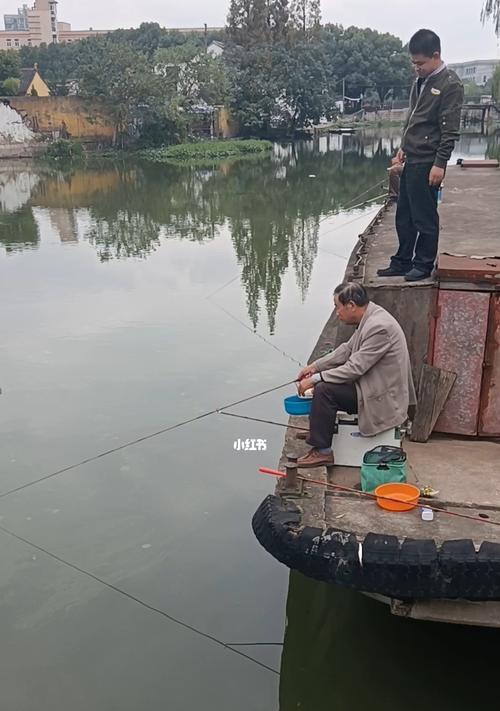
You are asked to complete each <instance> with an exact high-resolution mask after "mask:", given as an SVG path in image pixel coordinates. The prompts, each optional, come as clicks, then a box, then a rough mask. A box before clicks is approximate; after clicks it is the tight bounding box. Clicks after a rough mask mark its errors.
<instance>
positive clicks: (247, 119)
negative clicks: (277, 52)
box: [226, 46, 284, 135]
mask: <svg viewBox="0 0 500 711" xmlns="http://www.w3.org/2000/svg"><path fill="white" fill-rule="evenodd" d="M226 63H227V66H229V67H230V68H231V74H230V100H229V103H230V107H231V110H232V113H233V114H234V115H235V116H236V118H237V119H238V120H239V122H240V125H241V130H242V132H243V134H245V135H267V134H268V132H269V129H270V127H271V124H272V122H273V118H274V117H276V115H277V114H279V109H278V97H279V96H280V95H282V94H283V89H284V77H283V75H279V74H278V72H276V71H275V70H273V53H272V50H271V47H270V46H261V47H251V48H244V47H239V46H233V47H231V48H229V49H228V51H227V55H226Z"/></svg>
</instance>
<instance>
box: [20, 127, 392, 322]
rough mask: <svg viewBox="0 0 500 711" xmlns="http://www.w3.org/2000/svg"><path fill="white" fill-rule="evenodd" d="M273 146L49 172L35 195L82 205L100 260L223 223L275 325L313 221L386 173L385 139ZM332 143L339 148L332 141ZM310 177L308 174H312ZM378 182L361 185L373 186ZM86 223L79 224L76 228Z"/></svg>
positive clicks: (253, 311)
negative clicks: (225, 157) (221, 155)
mask: <svg viewBox="0 0 500 711" xmlns="http://www.w3.org/2000/svg"><path fill="white" fill-rule="evenodd" d="M327 140H328V139H327V138H326V137H325V141H324V143H321V145H320V146H319V145H318V144H317V143H316V142H313V141H309V142H302V143H295V144H293V143H289V144H284V145H282V146H279V147H276V151H275V153H274V156H273V157H272V158H262V159H260V160H251V161H245V160H241V161H235V162H232V163H225V164H222V165H219V166H218V167H214V168H212V169H206V168H197V167H194V166H186V167H183V166H166V165H164V166H149V165H141V166H134V167H130V165H127V164H124V166H121V167H114V168H109V167H106V168H105V169H102V170H97V169H96V170H86V171H76V172H74V173H72V174H71V175H66V176H61V175H56V176H54V175H50V176H48V177H46V178H45V179H44V180H42V181H41V183H40V185H39V186H38V188H37V189H36V191H35V192H34V194H33V198H32V204H37V205H38V204H39V205H41V206H43V207H49V208H55V207H65V208H67V209H68V210H76V209H78V208H82V207H84V208H86V215H88V218H89V219H88V221H87V226H86V227H82V225H84V224H85V222H86V220H83V221H81V222H79V224H80V237H82V236H83V237H86V238H87V239H88V240H89V241H90V243H91V244H92V245H94V246H95V247H96V249H97V250H98V253H99V256H100V258H101V259H103V260H107V259H112V258H124V257H129V256H133V257H145V256H147V255H148V254H149V253H150V252H151V251H152V250H154V249H155V248H156V246H157V245H158V243H159V238H160V235H165V236H166V237H170V236H172V237H176V238H181V239H189V240H194V241H204V240H209V239H214V238H215V237H216V236H217V235H218V234H219V232H220V230H221V228H222V227H223V226H224V225H228V226H229V230H230V233H231V237H232V241H233V245H234V249H235V252H236V256H237V259H238V261H239V263H240V264H241V268H242V280H243V283H244V288H245V291H246V299H247V307H248V312H249V315H250V319H251V321H252V323H253V325H254V327H256V326H257V323H258V320H259V316H260V311H261V303H262V301H264V303H265V308H266V311H267V318H268V322H269V327H270V330H271V331H273V330H274V326H275V318H276V311H277V307H278V302H279V298H280V294H281V287H282V279H283V275H284V273H285V271H286V270H287V268H288V266H289V265H290V264H291V265H293V268H294V272H295V276H296V280H297V284H298V286H299V289H300V291H301V295H302V298H305V296H306V294H307V290H308V287H309V282H310V278H311V273H312V268H313V264H314V260H315V258H316V254H317V248H318V235H319V227H320V220H321V218H322V217H323V216H324V215H325V214H330V213H335V212H338V211H339V210H341V209H343V207H344V206H346V208H348V207H349V206H350V205H352V204H353V203H354V202H355V201H356V196H358V195H359V194H360V193H363V192H364V191H366V190H367V189H368V188H369V187H370V186H372V185H373V184H374V183H376V182H377V181H380V180H381V179H382V178H384V176H385V175H386V172H385V168H386V166H387V162H388V157H389V152H390V151H392V148H393V147H392V144H391V141H392V139H390V138H388V139H381V138H379V137H378V136H373V137H369V138H363V137H362V136H351V137H342V139H339V137H332V139H331V141H330V143H329V145H327V143H326V142H327ZM336 146H338V147H339V148H342V150H335V147H336ZM310 175H314V176H316V177H315V178H311V177H309V176H310ZM379 192H380V188H378V189H377V188H375V190H374V191H373V192H369V193H367V194H366V195H365V196H364V197H365V198H366V199H368V198H370V197H373V196H375V195H377V194H378V193H379ZM82 230H83V231H84V232H83V233H82V232H81V231H82Z"/></svg>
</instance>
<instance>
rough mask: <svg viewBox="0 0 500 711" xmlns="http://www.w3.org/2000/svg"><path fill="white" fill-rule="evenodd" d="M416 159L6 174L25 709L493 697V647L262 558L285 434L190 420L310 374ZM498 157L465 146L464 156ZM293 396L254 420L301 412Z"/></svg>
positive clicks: (2, 254)
mask: <svg viewBox="0 0 500 711" xmlns="http://www.w3.org/2000/svg"><path fill="white" fill-rule="evenodd" d="M397 146H398V136H397V134H394V135H391V133H390V131H386V132H385V133H383V132H382V131H380V132H379V133H378V134H372V135H370V134H368V133H367V134H365V135H363V136H360V135H357V136H353V137H345V136H344V137H339V136H330V137H329V138H328V139H327V138H326V137H325V138H321V139H320V141H319V142H318V143H313V142H302V143H295V144H283V145H279V144H276V145H275V146H274V149H273V153H272V156H270V157H267V158H259V159H252V160H240V161H235V162H228V163H224V164H222V165H220V166H218V167H214V168H206V167H195V166H191V167H167V166H162V167H159V168H158V167H150V166H149V167H147V166H144V165H130V164H123V165H110V164H106V165H102V166H99V167H87V168H85V169H77V168H75V169H73V170H69V169H64V170H63V169H48V168H40V167H34V166H32V165H20V164H17V165H15V166H14V165H12V166H7V165H1V164H0V323H1V331H2V335H1V339H0V378H1V381H0V387H1V390H2V392H1V395H0V420H1V421H0V432H1V441H2V447H1V450H0V457H1V460H0V461H1V469H0V471H1V475H0V554H1V561H2V565H1V570H2V574H1V576H0V639H1V640H2V644H1V650H2V651H1V660H2V662H1V665H0V679H1V686H0V688H1V699H2V701H1V704H0V708H1V709H2V711H35V709H36V711H45V709H47V711H48V710H49V709H50V711H63V710H64V711H67V710H68V709H71V711H80V710H81V711H84V710H85V711H89V709H92V710H93V711H111V710H115V709H116V710H117V711H118V710H119V711H137V710H139V709H141V710H142V709H148V710H149V709H159V708H165V709H169V711H170V710H171V711H185V710H186V711H187V710H188V709H189V710H192V709H199V708H203V709H206V710H207V711H225V710H226V709H227V710H228V711H229V710H231V711H232V710H234V709H238V710H239V711H268V710H272V709H278V708H280V709H282V711H288V710H291V709H311V711H313V710H314V711H319V710H320V709H339V710H344V709H346V710H347V709H348V710H351V709H377V710H378V709H380V710H381V711H392V710H393V709H394V711H396V710H397V711H399V709H401V708H414V707H415V708H416V701H417V700H418V694H417V693H416V690H417V689H420V690H421V691H423V692H425V694H424V698H425V699H426V700H427V701H426V703H427V705H428V706H430V707H432V708H439V709H440V710H441V709H448V708H450V709H451V708H463V709H465V708H470V707H471V705H472V701H471V702H470V704H469V701H467V704H466V705H463V704H464V703H465V699H468V698H469V697H468V696H467V693H466V691H467V690H469V691H470V694H471V696H470V698H471V699H474V698H480V692H479V691H478V688H480V687H481V685H482V684H484V683H487V682H488V679H489V676H488V668H487V667H486V668H485V666H484V665H486V664H487V661H486V660H487V659H488V658H489V657H488V656H487V655H485V653H484V647H485V645H484V636H481V633H478V632H477V631H471V630H465V631H464V630H461V629H460V628H457V629H458V631H457V630H453V631H451V630H450V629H449V628H443V627H441V626H436V625H434V626H429V625H423V624H418V623H413V624H412V623H408V622H407V621H403V620H395V619H394V618H391V617H390V615H389V614H388V612H387V611H386V610H385V608H383V607H382V606H381V605H379V604H378V603H375V602H373V601H371V600H367V599H365V598H364V597H362V596H359V595H356V594H353V593H346V592H345V591H342V590H338V589H336V588H327V587H326V586H323V585H320V584H317V583H314V582H313V581H307V580H305V579H304V578H301V577H300V576H298V575H292V576H289V571H288V570H287V569H286V568H284V567H282V566H281V565H279V564H278V563H277V562H276V561H274V560H273V559H272V558H271V557H270V556H268V554H267V553H265V551H263V550H262V549H261V548H260V547H259V545H258V543H257V542H256V540H255V539H254V537H253V534H252V531H251V527H250V521H251V516H252V514H253V512H254V510H255V508H256V507H257V505H258V504H259V502H260V501H261V500H262V498H264V496H265V495H266V494H267V493H269V492H270V491H272V489H273V487H274V482H273V481H272V480H271V479H268V478H265V477H262V476H260V475H259V474H258V471H257V470H258V467H259V466H271V467H273V466H276V464H277V461H278V458H279V456H280V453H281V449H282V446H283V430H282V429H281V428H280V427H277V426H272V425H268V424H261V423H257V422H254V421H249V420H244V419H238V418H233V417H228V416H224V415H222V414H218V413H215V414H213V415H211V416H209V417H205V418H201V419H198V420H197V421H194V422H191V423H189V424H185V425H183V426H180V427H175V428H174V426H175V425H177V424H178V423H182V422H183V421H185V420H190V419H192V418H194V417H197V416H199V415H202V414H204V413H206V412H207V411H212V410H218V409H221V407H222V406H224V405H225V404H227V403H231V402H235V401H237V400H240V399H243V398H246V397H248V396H250V395H254V394H256V393H258V392H261V391H264V390H268V389H270V388H273V387H275V386H277V385H280V384H282V383H285V382H288V381H290V380H292V379H293V378H294V377H295V375H296V373H297V370H298V368H299V365H298V363H305V362H306V360H307V358H308V355H309V353H310V351H311V350H312V348H313V346H314V343H315V341H316V339H317V337H318V336H319V333H320V331H321V329H322V327H323V325H324V323H325V321H326V320H327V318H328V316H329V314H330V310H331V293H332V290H333V287H334V286H335V285H336V284H337V283H338V282H339V281H340V280H341V278H342V275H343V273H344V269H345V266H346V261H347V258H348V256H349V254H350V251H351V249H352V247H353V245H354V243H355V240H356V236H357V234H358V233H359V232H360V231H362V229H363V228H364V227H365V226H366V225H367V224H368V222H369V221H370V219H371V218H372V216H373V215H374V212H375V211H376V209H377V207H376V206H377V200H376V199H375V200H372V199H373V198H377V196H379V195H380V193H381V192H382V190H381V188H380V187H379V186H377V184H379V183H381V181H383V180H384V178H385V177H386V167H387V164H388V160H389V158H390V156H391V155H392V154H393V152H394V151H395V150H396V148H397ZM494 150H498V141H497V140H496V139H491V138H490V139H484V138H478V137H477V136H475V137H464V138H463V139H462V141H461V143H460V145H459V146H458V150H457V155H476V156H484V155H485V154H486V153H487V152H493V151H494ZM360 195H361V197H359V196H360ZM367 199H368V200H370V202H369V203H368V204H366V205H362V206H358V203H360V202H362V201H363V200H367ZM291 393H293V387H290V386H289V387H287V388H283V389H280V390H277V391H275V392H272V393H269V394H267V395H264V396H261V397H259V398H256V399H253V400H251V401H249V402H247V403H244V404H242V405H239V406H238V407H236V408H233V409H232V410H231V411H232V412H233V413H237V414H241V415H246V416H249V417H257V418H264V419H270V420H275V421H278V422H281V423H285V422H286V416H285V414H284V412H283V410H282V398H283V397H284V396H285V395H287V394H291ZM165 429H166V430H168V431H166V432H162V433H160V434H156V435H155V433H158V432H160V431H162V430H165ZM150 435H155V436H150ZM136 440H140V441H136ZM246 440H255V451H246V449H245V442H246ZM134 441H136V443H135V444H130V446H126V447H124V448H122V445H124V444H126V445H128V444H129V443H131V442H134ZM242 443H243V446H242ZM250 443H251V442H250ZM257 443H258V445H259V447H258V448H257ZM110 450H116V451H113V452H112V453H109V454H106V456H102V457H99V458H95V457H96V455H98V454H101V453H106V452H109V451H110ZM88 460H90V461H88ZM287 616H288V625H287V626H286V618H287ZM285 627H286V634H285ZM485 634H486V635H487V641H488V640H490V641H491V640H493V639H495V640H497V636H495V633H492V632H491V631H486V632H485ZM446 640H448V642H446ZM469 640H473V641H474V640H476V641H477V642H478V644H480V645H481V647H480V648H479V649H478V648H476V647H473V649H472V650H469V649H468V648H467V645H468V643H469ZM451 644H452V645H453V651H452V652H450V659H453V660H456V658H457V650H458V649H462V650H463V656H462V657H461V660H462V661H461V663H460V664H461V665H458V666H457V664H455V662H454V663H453V664H448V663H447V661H446V655H447V650H448V648H449V645H451ZM283 645H284V646H283ZM411 650H413V651H411ZM415 650H418V654H417V653H416V651H415ZM481 650H482V651H481ZM420 655H422V657H421V656H420ZM424 656H425V659H423V657H424ZM384 660H387V664H385V663H384ZM464 660H465V661H464ZM466 662H468V663H466ZM483 662H484V665H483ZM419 665H422V666H419ZM425 665H429V668H430V671H429V674H428V675H427V673H426V672H425V671H424V666H425ZM467 671H468V673H467ZM485 671H486V675H485ZM384 672H386V673H387V679H383V678H381V677H382V676H383V673H384ZM456 673H459V674H460V678H459V680H458V681H457V680H455V683H456V684H457V683H458V688H459V689H461V692H460V693H459V694H458V695H457V694H455V695H450V694H449V693H448V692H447V689H448V687H449V684H450V679H451V678H453V677H454V676H455V674H456ZM394 676H395V677H397V683H394V684H392V681H391V679H392V678H393V677H394ZM387 685H389V686H390V687H391V693H389V692H388V691H387ZM454 688H456V686H455V687H454ZM394 689H395V690H396V691H397V693H396V692H394V693H392V691H394ZM474 689H475V692H476V694H477V696H476V697H475V696H474V694H473V690H474ZM451 698H454V699H455V700H456V699H462V700H463V703H462V702H460V701H456V703H453V704H452V703H451V702H449V699H451ZM433 699H434V700H435V699H439V703H438V702H436V704H433V703H432V700H433ZM460 703H462V705H460ZM419 707H420V705H419Z"/></svg>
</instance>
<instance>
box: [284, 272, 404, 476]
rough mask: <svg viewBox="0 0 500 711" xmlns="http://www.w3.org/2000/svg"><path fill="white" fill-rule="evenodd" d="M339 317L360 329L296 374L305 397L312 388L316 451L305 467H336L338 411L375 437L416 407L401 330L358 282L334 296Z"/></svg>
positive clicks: (311, 437) (309, 440) (343, 286)
mask: <svg viewBox="0 0 500 711" xmlns="http://www.w3.org/2000/svg"><path fill="white" fill-rule="evenodd" d="M334 302H335V309H336V312H337V316H338V318H339V319H340V321H343V322H344V323H348V324H353V325H356V326H357V329H356V331H355V332H354V334H353V335H352V337H351V338H350V339H349V341H347V343H343V344H342V345H341V346H339V347H338V348H336V349H335V350H334V351H333V352H332V353H329V354H328V355H326V356H324V357H323V358H319V359H318V360H316V361H314V363H311V364H310V365H308V366H306V367H305V368H303V369H302V370H301V371H300V373H299V374H298V377H297V380H298V381H299V382H298V389H299V393H300V394H301V395H303V394H304V392H305V391H306V390H308V389H309V388H311V387H314V397H313V400H312V408H311V415H310V432H309V437H308V438H307V443H308V444H310V445H311V446H312V449H311V450H310V451H309V452H308V453H307V454H306V455H305V456H304V457H301V458H300V459H299V460H298V463H299V466H301V467H317V466H320V465H327V466H328V465H332V464H333V463H334V456H333V451H332V439H333V432H334V426H335V417H336V414H337V411H338V410H341V411H343V412H348V413H358V422H359V431H360V432H361V434H362V435H365V436H368V437H369V436H372V435H376V434H378V433H379V432H384V431H385V430H389V429H391V428H392V427H399V426H400V425H402V424H403V422H404V421H405V420H406V418H407V415H408V407H409V406H410V405H413V404H415V402H416V398H415V388H414V386H413V379H412V374H411V366H410V356H409V354H408V347H407V345H406V339H405V335H404V333H403V330H402V328H401V326H400V325H399V324H398V322H397V321H396V319H395V318H393V316H391V315H390V314H389V313H388V312H387V311H386V310H385V309H383V308H382V307H381V306H377V305H376V304H374V303H373V302H371V301H370V300H369V298H368V294H367V293H366V290H365V289H364V287H363V286H362V285H361V284H357V283H356V282H346V283H344V284H340V286H338V287H337V288H336V289H335V292H334Z"/></svg>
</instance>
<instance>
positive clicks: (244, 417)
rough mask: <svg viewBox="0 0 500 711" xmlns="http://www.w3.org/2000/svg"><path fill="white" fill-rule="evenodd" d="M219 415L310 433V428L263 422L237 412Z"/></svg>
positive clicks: (222, 412) (268, 421)
mask: <svg viewBox="0 0 500 711" xmlns="http://www.w3.org/2000/svg"><path fill="white" fill-rule="evenodd" d="M218 414H219V415H225V416H226V417H237V418H239V419H240V420H251V421H252V422H261V423H263V424H265V425H277V426H278V427H285V429H291V430H300V431H301V432H309V427H298V426H297V425H286V424H284V423H283V422H273V420H261V419H260V418H259V417H249V416H248V415H237V414H236V413H235V412H224V411H223V410H221V411H220V412H219V413H218Z"/></svg>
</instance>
